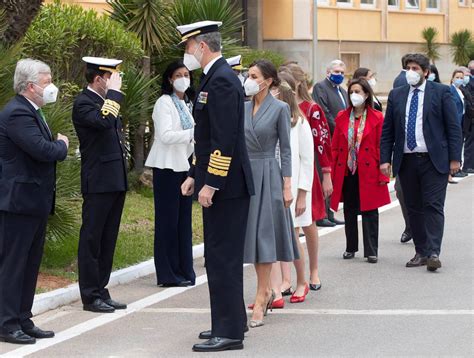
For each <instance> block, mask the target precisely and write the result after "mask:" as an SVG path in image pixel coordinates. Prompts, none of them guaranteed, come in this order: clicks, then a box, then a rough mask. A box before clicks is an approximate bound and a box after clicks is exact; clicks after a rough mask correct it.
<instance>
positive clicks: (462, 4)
mask: <svg viewBox="0 0 474 358" xmlns="http://www.w3.org/2000/svg"><path fill="white" fill-rule="evenodd" d="M466 3H467V1H466V0H459V6H466V5H467V4H466Z"/></svg>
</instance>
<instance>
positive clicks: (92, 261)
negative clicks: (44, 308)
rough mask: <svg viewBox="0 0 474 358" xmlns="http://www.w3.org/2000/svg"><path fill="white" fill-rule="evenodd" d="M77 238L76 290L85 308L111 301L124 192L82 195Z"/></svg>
mask: <svg viewBox="0 0 474 358" xmlns="http://www.w3.org/2000/svg"><path fill="white" fill-rule="evenodd" d="M83 198H84V202H83V204H82V226H81V232H80V238H79V252H78V266H79V289H80V291H81V298H82V302H83V303H84V304H90V303H92V302H94V300H95V299H97V298H102V299H104V300H106V299H109V298H110V294H109V291H108V290H107V289H106V288H105V286H107V284H108V282H109V278H110V273H111V271H112V263H113V258H114V252H115V244H116V242H117V236H118V232H119V227H120V219H121V217H122V210H123V205H124V203H125V192H124V191H120V192H112V193H99V194H83Z"/></svg>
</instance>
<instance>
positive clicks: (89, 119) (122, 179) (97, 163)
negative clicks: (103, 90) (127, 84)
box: [72, 88, 128, 194]
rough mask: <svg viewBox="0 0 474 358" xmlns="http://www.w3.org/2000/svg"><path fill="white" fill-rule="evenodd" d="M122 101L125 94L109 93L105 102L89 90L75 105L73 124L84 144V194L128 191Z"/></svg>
mask: <svg viewBox="0 0 474 358" xmlns="http://www.w3.org/2000/svg"><path fill="white" fill-rule="evenodd" d="M122 98H123V94H122V93H121V92H118V91H114V90H109V91H108V92H107V95H106V98H105V101H104V100H103V99H102V98H101V97H100V96H99V95H97V94H95V93H94V92H92V91H90V90H88V89H87V88H86V89H84V91H82V93H81V94H79V95H78V96H77V97H76V99H75V101H74V107H73V110H72V121H73V123H74V127H75V129H76V132H77V136H78V138H79V144H80V146H79V149H80V152H81V191H82V193H83V194H91V193H95V194H97V193H109V192H116V191H126V190H127V189H128V183H127V161H126V150H125V146H124V144H123V143H124V139H123V132H122V122H121V120H120V116H119V115H118V112H119V109H120V102H121V100H122Z"/></svg>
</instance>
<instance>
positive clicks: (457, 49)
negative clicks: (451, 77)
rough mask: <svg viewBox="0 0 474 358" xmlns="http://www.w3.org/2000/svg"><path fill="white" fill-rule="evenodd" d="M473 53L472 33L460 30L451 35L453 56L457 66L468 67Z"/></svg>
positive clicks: (473, 41)
mask: <svg viewBox="0 0 474 358" xmlns="http://www.w3.org/2000/svg"><path fill="white" fill-rule="evenodd" d="M472 53H474V40H473V38H472V33H471V31H469V30H460V31H458V32H455V33H454V34H452V35H451V54H452V56H453V62H454V63H455V64H456V65H458V66H465V65H467V63H468V62H469V59H470V55H471V54H472Z"/></svg>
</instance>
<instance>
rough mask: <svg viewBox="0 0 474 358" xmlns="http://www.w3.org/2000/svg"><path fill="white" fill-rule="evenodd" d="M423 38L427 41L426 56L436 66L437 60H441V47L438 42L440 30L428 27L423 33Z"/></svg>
mask: <svg viewBox="0 0 474 358" xmlns="http://www.w3.org/2000/svg"><path fill="white" fill-rule="evenodd" d="M421 36H422V37H423V39H424V40H425V41H426V43H425V54H426V56H427V57H428V58H429V59H430V60H431V62H432V63H433V64H435V63H436V60H439V59H440V58H441V55H440V53H439V46H440V45H439V44H438V43H437V42H436V37H437V36H438V30H437V29H436V28H434V27H426V28H424V29H423V31H422V32H421Z"/></svg>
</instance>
